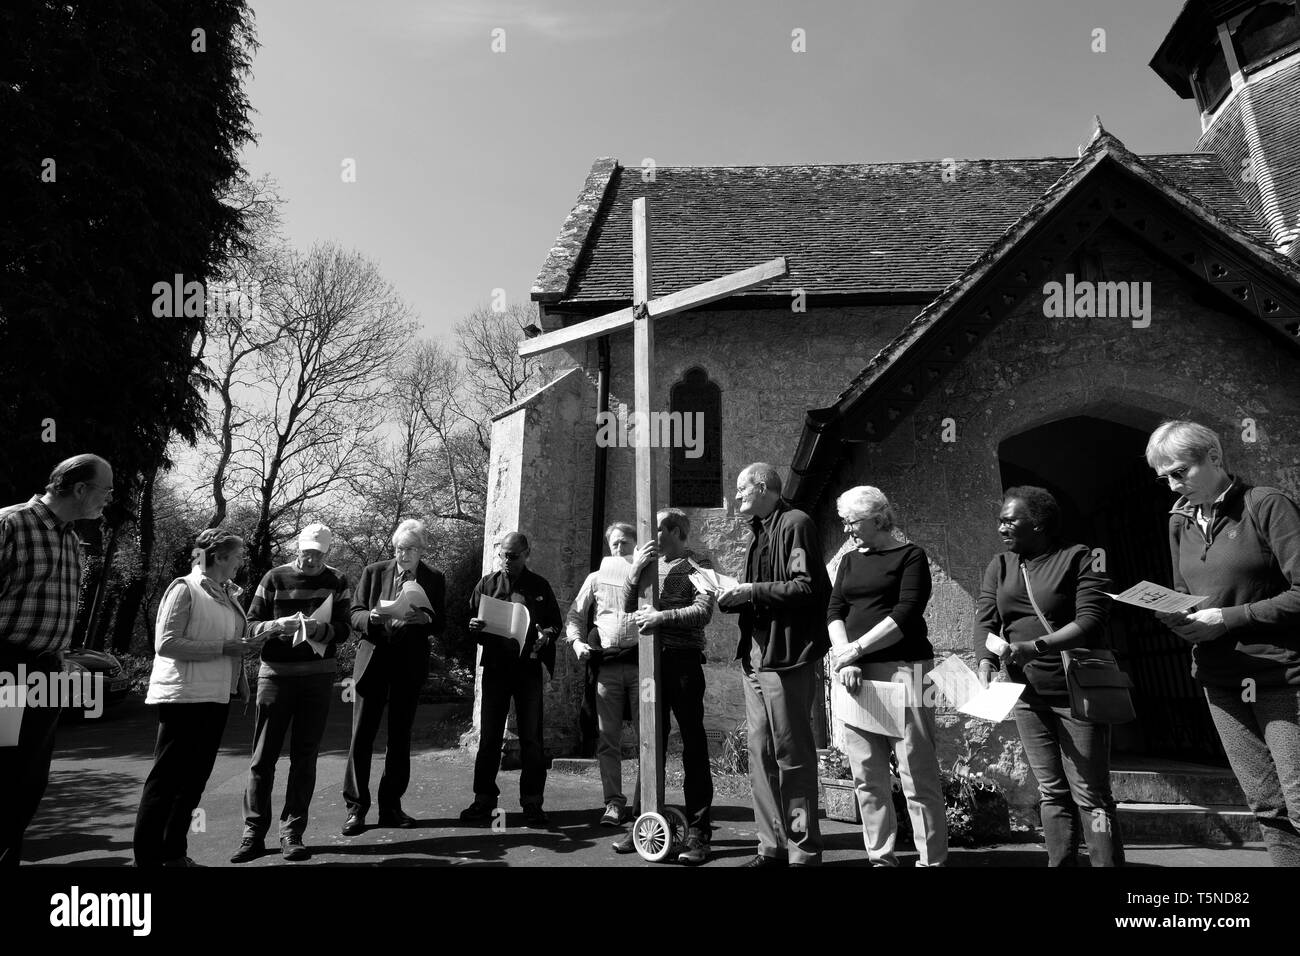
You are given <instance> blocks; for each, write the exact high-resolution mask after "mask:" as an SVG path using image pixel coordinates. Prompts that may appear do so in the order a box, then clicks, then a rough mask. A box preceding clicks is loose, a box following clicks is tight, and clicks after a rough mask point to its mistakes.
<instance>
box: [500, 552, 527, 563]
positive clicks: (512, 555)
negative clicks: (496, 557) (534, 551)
mask: <svg viewBox="0 0 1300 956" xmlns="http://www.w3.org/2000/svg"><path fill="white" fill-rule="evenodd" d="M501 557H503V558H505V559H506V560H507V561H518V560H519V559H520V558H522V557H523V555H522V554H519V553H517V552H515V551H502V552H501Z"/></svg>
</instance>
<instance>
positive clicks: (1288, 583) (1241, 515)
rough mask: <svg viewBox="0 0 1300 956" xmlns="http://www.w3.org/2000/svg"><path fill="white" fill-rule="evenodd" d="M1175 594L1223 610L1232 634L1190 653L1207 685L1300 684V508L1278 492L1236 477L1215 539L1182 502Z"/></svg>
mask: <svg viewBox="0 0 1300 956" xmlns="http://www.w3.org/2000/svg"><path fill="white" fill-rule="evenodd" d="M1169 550H1170V553H1171V555H1172V557H1173V565H1174V588H1175V589H1176V590H1178V591H1181V592H1183V593H1184V594H1204V595H1206V596H1208V597H1209V600H1208V601H1205V602H1203V603H1202V604H1201V606H1202V607H1207V608H1210V607H1217V608H1222V609H1223V622H1224V624H1225V625H1226V626H1227V628H1228V633H1227V634H1224V635H1223V636H1221V637H1218V638H1216V639H1215V640H1213V641H1206V642H1204V643H1202V644H1197V645H1195V646H1194V647H1193V648H1192V674H1193V676H1195V677H1197V678H1199V679H1200V681H1201V682H1202V683H1204V684H1211V685H1215V686H1220V687H1234V688H1239V687H1241V686H1242V681H1244V680H1245V679H1247V678H1250V679H1253V680H1254V681H1255V682H1256V684H1258V685H1263V686H1281V685H1284V684H1291V685H1300V508H1297V507H1296V504H1295V502H1293V501H1292V500H1291V499H1290V498H1288V497H1287V496H1286V494H1285V493H1284V492H1282V491H1280V490H1278V489H1277V488H1266V487H1254V486H1251V485H1248V484H1246V483H1245V482H1242V481H1239V480H1237V479H1235V478H1234V479H1233V483H1232V485H1231V486H1229V488H1228V490H1227V492H1226V493H1225V494H1224V496H1223V498H1222V499H1221V500H1220V501H1218V502H1216V503H1215V504H1214V505H1213V506H1212V507H1211V511H1210V523H1209V533H1208V534H1202V532H1201V528H1200V526H1199V525H1198V524H1197V523H1196V509H1195V507H1194V506H1192V505H1191V504H1189V503H1188V501H1187V499H1186V498H1180V499H1179V500H1178V501H1177V503H1175V505H1174V507H1173V510H1172V511H1171V512H1170V514H1169Z"/></svg>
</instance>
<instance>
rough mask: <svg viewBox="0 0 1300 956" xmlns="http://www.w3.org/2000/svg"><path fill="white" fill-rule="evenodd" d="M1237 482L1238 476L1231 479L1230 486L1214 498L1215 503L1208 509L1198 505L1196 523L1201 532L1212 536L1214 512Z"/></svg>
mask: <svg viewBox="0 0 1300 956" xmlns="http://www.w3.org/2000/svg"><path fill="white" fill-rule="evenodd" d="M1236 483H1237V479H1236V478H1233V479H1232V480H1231V481H1229V482H1228V487H1227V488H1224V489H1223V491H1222V492H1221V493H1220V494H1219V497H1217V498H1215V499H1214V503H1213V504H1211V505H1210V507H1209V508H1208V509H1207V508H1204V507H1202V506H1201V505H1197V506H1196V524H1197V526H1198V527H1199V528H1200V529H1201V534H1203V535H1205V536H1206V537H1207V538H1208V537H1209V536H1210V523H1211V522H1212V521H1213V520H1214V513H1215V512H1216V511H1218V510H1219V505H1221V504H1223V499H1224V498H1226V497H1227V496H1228V492H1229V491H1231V490H1232V486H1233V485H1235V484H1236Z"/></svg>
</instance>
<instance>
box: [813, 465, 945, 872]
mask: <svg viewBox="0 0 1300 956" xmlns="http://www.w3.org/2000/svg"><path fill="white" fill-rule="evenodd" d="M837 504H838V508H839V513H840V517H841V519H842V520H843V522H844V530H845V532H846V533H847V534H849V535H850V536H851V537H852V539H853V544H854V546H855V547H854V549H853V550H852V551H850V552H848V553H847V554H846V555H844V557H843V558H841V559H840V565H839V569H838V570H837V572H836V574H835V584H834V587H833V589H832V591H831V600H830V605H829V607H828V609H827V629H828V630H829V631H830V636H831V661H832V663H833V665H834V667H835V678H834V679H835V680H837V681H839V682H840V683H841V684H843V685H844V688H845V690H847V691H848V692H850V693H856V692H858V690H859V687H860V685H861V683H862V682H863V681H882V682H899V683H902V684H903V685H904V686H905V687H907V689H908V696H909V700H908V703H907V707H906V709H905V710H904V712H903V727H902V736H901V737H888V736H885V735H884V734H881V733H877V732H874V731H873V729H867V728H860V727H854V726H851V725H850V724H848V723H845V724H844V741H845V750H846V752H847V754H848V758H849V763H850V765H851V766H852V768H853V782H854V786H855V787H856V789H857V797H858V807H859V808H860V810H861V811H862V838H863V843H864V844H865V846H866V849H867V858H868V860H869V861H870V862H871V864H872V865H873V866H896V865H897V863H898V861H897V859H896V858H895V856H894V841H895V839H896V838H897V835H898V820H897V819H896V817H895V816H894V801H893V793H892V788H891V786H890V780H889V755H890V753H891V752H892V753H893V754H894V755H895V756H896V757H897V758H898V777H899V781H900V782H901V783H902V785H903V794H904V796H905V797H906V798H907V811H908V815H909V816H910V817H911V819H912V833H913V837H914V839H915V842H916V849H917V851H918V852H919V854H920V856H919V858H918V860H917V866H942V865H943V864H944V861H945V860H946V859H947V857H948V825H947V820H946V817H945V810H944V799H943V786H942V783H941V781H940V777H939V762H938V759H937V758H936V756H935V734H936V729H935V715H934V707H933V704H932V701H933V696H932V694H931V695H927V694H926V693H925V685H926V684H928V678H927V677H926V675H927V673H928V672H929V671H930V669H931V668H932V667H933V666H934V648H933V647H932V646H931V645H930V640H929V636H928V631H927V628H926V623H925V616H924V615H925V606H926V604H927V602H928V601H929V600H930V587H931V585H930V562H929V560H928V559H927V558H926V555H925V551H923V550H922V549H921V548H919V547H917V546H916V545H914V544H909V543H907V542H904V541H899V540H898V539H897V538H895V537H894V534H893V531H894V512H893V509H892V508H891V507H890V505H889V500H888V499H887V498H886V497H885V496H884V495H883V494H882V493H881V492H880V489H878V488H873V487H871V486H870V485H861V486H859V487H857V488H850V489H849V490H848V491H846V492H844V494H842V495H840V497H839V501H838V503H837ZM850 634H852V635H853V636H854V640H852V641H850V640H849V635H850ZM927 697H928V698H929V700H927ZM927 704H928V706H927Z"/></svg>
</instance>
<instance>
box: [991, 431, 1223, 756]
mask: <svg viewBox="0 0 1300 956" xmlns="http://www.w3.org/2000/svg"><path fill="white" fill-rule="evenodd" d="M1138 417H1139V418H1141V417H1144V416H1138ZM1158 423H1159V420H1158V419H1156V418H1152V419H1151V421H1150V422H1149V424H1148V423H1146V422H1134V423H1133V424H1122V423H1120V422H1117V421H1113V420H1111V419H1108V418H1097V417H1093V416H1090V415H1077V416H1074V417H1070V418H1064V419H1060V420H1057V421H1053V422H1048V423H1046V424H1042V425H1038V426H1035V427H1033V428H1029V429H1027V430H1025V431H1022V432H1020V433H1018V434H1016V435H1013V436H1011V437H1009V438H1006V439H1005V440H1003V441H1002V443H1001V444H1000V445H999V446H998V461H999V465H1000V468H1001V473H1002V485H1003V487H1004V488H1007V487H1010V486H1012V485H1022V484H1029V485H1039V486H1041V487H1044V488H1047V489H1048V490H1049V491H1051V492H1052V494H1054V495H1055V496H1056V497H1057V499H1058V500H1059V501H1060V503H1061V509H1062V512H1063V518H1064V532H1065V537H1066V539H1067V540H1070V541H1074V542H1078V543H1082V544H1086V545H1088V546H1089V547H1092V548H1094V549H1095V548H1101V549H1104V557H1105V561H1106V571H1107V573H1108V574H1109V575H1110V577H1111V580H1112V581H1113V582H1114V584H1115V587H1116V589H1117V590H1122V589H1124V588H1127V587H1129V586H1130V585H1133V584H1136V583H1137V582H1138V581H1141V580H1144V579H1145V580H1149V581H1156V582H1158V583H1161V584H1169V583H1170V580H1171V570H1170V560H1169V539H1168V514H1169V508H1170V506H1171V505H1172V504H1173V500H1174V497H1173V495H1172V493H1171V492H1170V491H1169V489H1168V487H1167V486H1165V484H1164V483H1162V482H1158V481H1156V480H1155V477H1154V475H1153V473H1152V471H1151V469H1150V468H1148V467H1147V464H1146V460H1145V458H1144V457H1143V453H1144V451H1145V449H1146V440H1147V436H1148V434H1150V430H1151V429H1152V428H1154V427H1155V426H1156V425H1157V424H1158ZM1135 426H1140V427H1135ZM1109 635H1110V639H1111V642H1112V646H1113V647H1114V649H1115V654H1116V657H1117V658H1118V659H1119V662H1120V666H1121V667H1122V668H1123V669H1124V670H1125V671H1126V672H1127V673H1128V674H1129V676H1130V677H1132V679H1133V684H1134V704H1135V706H1136V709H1137V712H1138V719H1137V720H1136V721H1134V722H1132V723H1130V724H1127V725H1124V726H1122V727H1116V728H1115V737H1114V747H1115V750H1116V751H1118V752H1121V753H1131V754H1135V755H1138V754H1140V755H1145V756H1159V757H1168V758H1175V759H1180V760H1187V761H1198V762H1203V763H1216V764H1224V763H1226V760H1225V758H1224V756H1223V749H1222V746H1221V745H1220V743H1219V737H1218V734H1217V733H1216V732H1215V730H1214V725H1213V723H1212V722H1211V720H1210V715H1209V712H1208V710H1207V709H1206V706H1205V699H1204V697H1203V695H1202V694H1201V692H1200V690H1199V689H1198V688H1197V686H1196V684H1195V682H1194V681H1193V680H1192V678H1191V673H1190V668H1191V653H1190V650H1189V648H1188V646H1187V645H1186V644H1185V643H1184V642H1183V641H1182V640H1181V639H1179V638H1177V637H1175V636H1174V635H1173V634H1171V633H1170V632H1169V631H1168V630H1167V629H1166V628H1164V627H1162V626H1161V625H1160V624H1159V623H1158V622H1157V621H1156V620H1155V617H1154V616H1153V615H1152V614H1150V613H1149V612H1147V611H1143V610H1140V609H1138V608H1132V607H1128V606H1127V605H1123V604H1116V605H1115V606H1114V608H1113V609H1112V612H1111V617H1110V626H1109Z"/></svg>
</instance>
